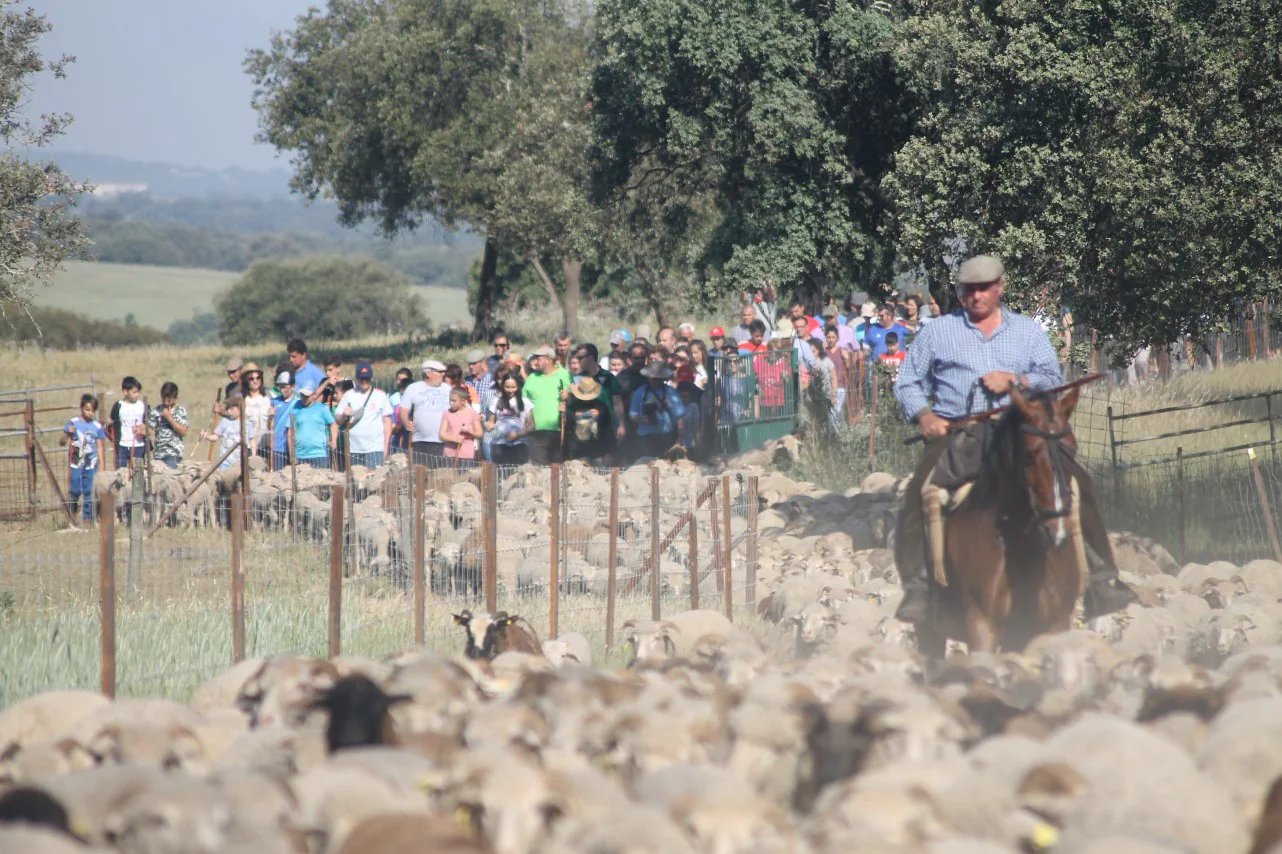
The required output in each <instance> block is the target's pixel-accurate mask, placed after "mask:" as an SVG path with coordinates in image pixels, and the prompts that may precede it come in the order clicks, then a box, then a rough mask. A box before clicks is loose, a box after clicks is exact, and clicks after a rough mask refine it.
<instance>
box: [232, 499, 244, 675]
mask: <svg viewBox="0 0 1282 854" xmlns="http://www.w3.org/2000/svg"><path fill="white" fill-rule="evenodd" d="M244 554H245V498H244V496H243V495H241V494H240V493H239V492H236V493H233V494H232V497H231V660H232V664H240V663H241V662H242V661H244V660H245V568H244V564H243V561H244Z"/></svg>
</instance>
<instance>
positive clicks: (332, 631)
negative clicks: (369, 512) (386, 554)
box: [329, 486, 347, 658]
mask: <svg viewBox="0 0 1282 854" xmlns="http://www.w3.org/2000/svg"><path fill="white" fill-rule="evenodd" d="M345 493H346V490H345V489H344V488H343V487H341V486H335V487H334V488H333V490H331V492H330V501H331V506H330V521H329V657H330V658H337V657H338V656H340V655H342V654H343V652H342V649H343V645H342V632H341V620H342V617H343V523H344V521H345V520H346V518H347V517H346V515H345V514H344V512H343V511H344V501H343V499H344V498H345V497H346V496H345Z"/></svg>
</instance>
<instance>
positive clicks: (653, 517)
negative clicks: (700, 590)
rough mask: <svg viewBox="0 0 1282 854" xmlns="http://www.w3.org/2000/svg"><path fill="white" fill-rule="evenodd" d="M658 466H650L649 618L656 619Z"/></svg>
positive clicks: (657, 604)
mask: <svg viewBox="0 0 1282 854" xmlns="http://www.w3.org/2000/svg"><path fill="white" fill-rule="evenodd" d="M660 524H661V522H660V520H659V468H658V466H655V465H653V464H652V465H651V466H650V619H652V620H658V619H660V614H661V608H662V606H661V604H660V596H659V594H660V591H659V582H660V579H661V577H662V574H661V572H660V568H659V563H660V560H659V525H660Z"/></svg>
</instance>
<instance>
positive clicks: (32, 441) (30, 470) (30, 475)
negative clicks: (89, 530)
mask: <svg viewBox="0 0 1282 854" xmlns="http://www.w3.org/2000/svg"><path fill="white" fill-rule="evenodd" d="M35 407H36V402H35V400H33V399H32V398H30V397H28V398H27V406H26V412H24V413H23V414H22V427H23V429H24V430H26V431H27V501H28V503H29V504H30V506H31V521H33V522H34V521H35V520H36V503H37V502H36V410H35Z"/></svg>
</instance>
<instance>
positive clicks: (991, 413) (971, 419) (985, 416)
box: [904, 374, 1104, 445]
mask: <svg viewBox="0 0 1282 854" xmlns="http://www.w3.org/2000/svg"><path fill="white" fill-rule="evenodd" d="M1102 379H1104V375H1103V374H1091V375H1090V376H1089V377H1082V378H1081V379H1080V380H1073V382H1071V383H1065V384H1064V385H1062V386H1060V387H1059V388H1050V389H1047V390H1046V391H1039V392H1037V393H1036V394H1037V396H1039V397H1041V396H1044V395H1051V394H1060V393H1061V392H1065V391H1068V390H1069V389H1073V388H1077V387H1078V386H1079V385H1086V384H1087V383H1093V382H1095V381H1096V380H1102ZM1012 405H1013V404H1009V403H1008V404H1006V405H1005V406H999V407H998V408H996V409H990V410H988V411H987V412H981V413H979V414H978V415H970V416H967V417H966V418H962V419H961V420H959V421H954V422H953V423H952V424H950V425H948V432H949V433H952V432H955V431H957V430H961V429H963V428H965V427H969V426H970V425H971V424H977V423H978V422H980V421H988V420H989V419H990V418H996V417H997V416H998V415H1001V414H1002V413H1003V412H1005V411H1006V410H1008V409H1010V408H1011V406H1012ZM924 441H926V439H925V437H924V436H922V435H921V434H920V433H918V434H917V435H916V436H910V437H908V438H907V439H905V440H904V444H905V445H912V444H914V443H916V442H924Z"/></svg>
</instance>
